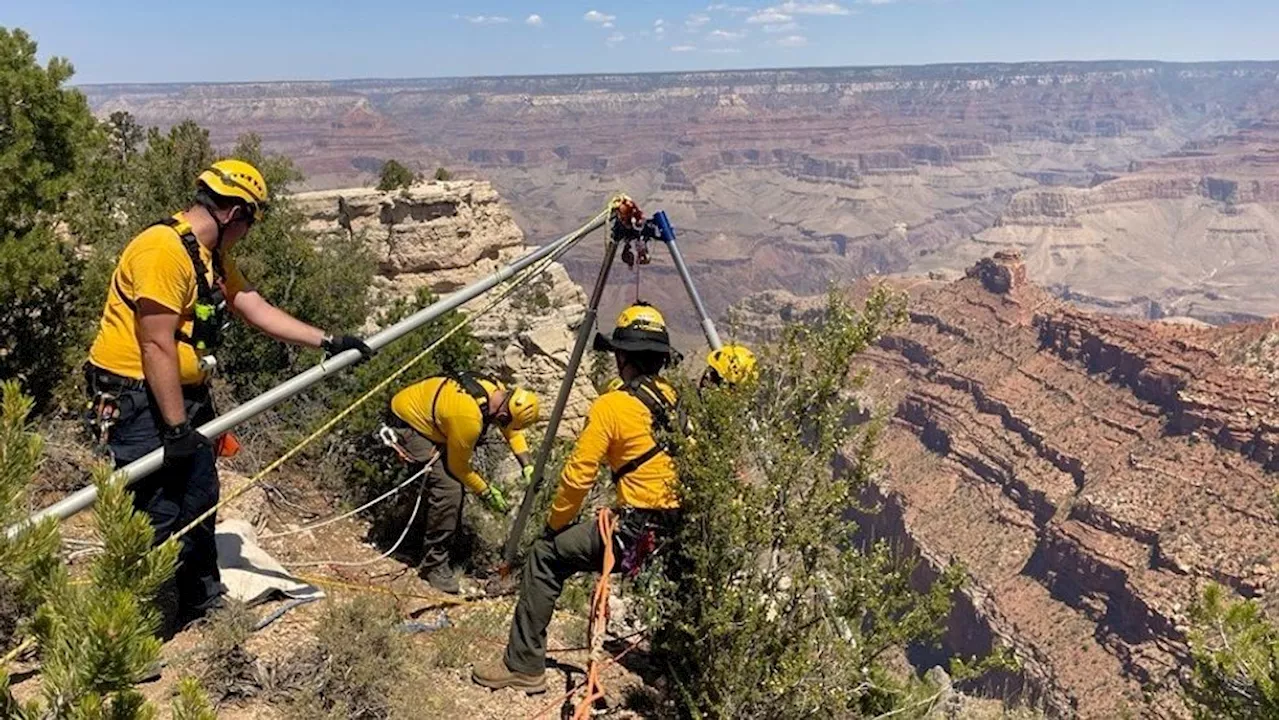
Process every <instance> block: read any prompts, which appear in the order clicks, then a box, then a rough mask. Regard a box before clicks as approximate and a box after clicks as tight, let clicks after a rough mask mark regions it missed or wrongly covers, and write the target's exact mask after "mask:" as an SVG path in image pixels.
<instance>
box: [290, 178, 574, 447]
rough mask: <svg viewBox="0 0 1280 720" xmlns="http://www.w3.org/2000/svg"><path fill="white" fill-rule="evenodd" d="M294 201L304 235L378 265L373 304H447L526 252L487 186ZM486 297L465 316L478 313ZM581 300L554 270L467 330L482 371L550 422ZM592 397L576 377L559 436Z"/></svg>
mask: <svg viewBox="0 0 1280 720" xmlns="http://www.w3.org/2000/svg"><path fill="white" fill-rule="evenodd" d="M294 201H295V203H296V204H297V206H298V207H299V208H300V209H301V211H302V212H303V213H304V214H305V215H306V217H307V219H308V221H307V229H308V230H310V231H312V232H314V233H316V234H318V235H325V234H334V233H342V234H346V235H349V236H351V237H355V238H359V239H362V240H363V241H364V242H365V243H367V244H368V246H369V247H370V249H371V250H372V251H373V254H374V258H375V259H376V261H377V263H378V276H377V278H375V282H374V288H373V290H372V291H371V292H372V293H373V294H374V297H375V301H376V302H377V303H378V304H385V303H387V302H390V301H392V300H394V299H396V298H403V297H408V298H412V297H413V296H414V295H415V294H416V293H417V291H418V290H419V289H420V288H428V289H430V290H431V291H432V292H433V293H435V294H437V295H445V294H448V293H451V292H454V291H455V290H458V289H459V288H462V287H464V286H466V285H467V284H469V283H471V282H474V281H475V280H478V279H480V278H482V277H484V276H486V275H489V274H490V273H492V272H494V271H496V270H498V269H500V268H501V267H503V266H505V265H507V264H509V263H511V262H512V261H513V260H515V259H516V258H518V257H520V256H521V255H524V254H525V253H527V252H529V251H531V250H533V247H531V246H528V245H526V244H525V240H524V233H522V232H521V231H520V228H519V227H517V226H516V223H515V220H513V219H512V217H511V212H510V210H509V209H508V208H507V207H506V205H504V204H503V203H502V202H501V200H500V198H499V197H498V194H497V193H496V192H495V191H494V189H493V187H492V186H490V185H489V183H487V182H479V181H470V180H467V181H454V182H429V183H423V184H419V185H415V186H413V187H410V188H407V189H405V190H397V191H393V192H382V191H379V190H374V189H372V188H351V189H343V190H325V191H319V192H307V193H300V194H298V195H296V196H294ZM492 298H493V294H492V293H490V294H488V295H486V296H482V297H481V298H479V299H478V300H475V301H472V302H471V303H469V304H468V305H465V306H464V307H463V311H464V312H476V311H478V310H480V309H481V308H483V307H484V306H485V305H487V304H488V302H489V301H490V300H491V299H492ZM585 307H586V296H585V294H584V293H583V292H582V289H581V288H580V287H578V286H577V285H576V284H574V282H573V281H572V280H570V279H569V276H568V274H566V273H565V270H564V268H563V267H562V266H561V265H560V264H559V263H553V264H552V265H550V266H548V267H547V269H546V270H545V271H544V272H543V273H541V275H540V276H539V277H537V278H535V279H534V280H533V281H531V282H530V284H529V285H528V286H527V288H526V289H524V290H522V291H520V292H519V293H517V294H515V295H514V296H513V297H512V298H511V299H510V300H508V301H507V302H504V303H502V304H501V305H499V306H497V308H495V309H494V310H493V311H491V312H489V313H487V314H485V315H483V316H480V317H476V318H474V319H473V321H472V324H471V331H472V333H473V334H474V335H475V336H476V338H477V339H478V340H480V342H481V343H482V345H483V346H484V357H483V361H482V362H483V366H484V369H485V370H486V371H488V372H491V373H494V374H496V375H497V376H498V377H500V378H502V379H504V380H506V381H508V382H514V383H519V384H521V385H525V386H527V387H529V388H531V389H533V390H534V391H535V392H537V393H538V395H539V397H540V398H541V399H542V403H543V407H544V408H545V409H544V411H543V416H544V417H545V416H546V415H548V414H549V413H550V408H551V405H552V403H553V401H554V399H555V396H556V391H557V389H558V388H559V386H560V380H561V378H562V377H563V376H564V370H565V367H566V365H567V364H568V360H569V352H570V350H571V349H572V347H573V339H574V333H575V332H576V330H577V328H578V326H579V324H580V323H581V320H582V315H583V311H584V310H585ZM594 397H595V390H594V388H592V387H591V383H590V382H589V381H588V380H587V378H586V375H585V373H582V374H579V376H578V379H577V381H576V383H575V385H574V388H573V393H572V394H571V395H570V397H569V405H568V406H567V407H566V409H565V418H564V422H563V424H562V425H561V427H560V434H562V435H567V434H571V433H576V432H577V431H578V430H579V429H581V426H582V421H583V418H584V417H585V416H586V411H587V406H588V405H589V404H590V403H591V400H592V399H593V398H594Z"/></svg>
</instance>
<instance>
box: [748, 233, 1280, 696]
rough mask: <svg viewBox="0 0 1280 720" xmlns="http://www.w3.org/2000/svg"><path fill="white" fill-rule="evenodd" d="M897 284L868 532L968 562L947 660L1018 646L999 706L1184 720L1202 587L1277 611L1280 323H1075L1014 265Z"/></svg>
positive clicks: (874, 356) (873, 385) (871, 360)
mask: <svg viewBox="0 0 1280 720" xmlns="http://www.w3.org/2000/svg"><path fill="white" fill-rule="evenodd" d="M891 282H893V283H895V284H896V285H897V286H898V287H899V288H900V289H902V290H903V291H904V292H906V293H907V294H908V295H909V297H910V305H909V318H910V319H909V321H908V322H907V323H906V324H905V325H904V326H903V327H901V328H899V329H897V330H895V331H894V332H892V333H889V334H887V335H886V336H885V337H884V338H883V339H882V340H881V341H880V343H879V345H878V347H875V348H873V349H872V350H870V351H869V352H868V353H866V355H865V356H864V357H863V358H861V360H860V364H861V365H862V366H864V367H867V368H869V369H870V370H871V371H872V372H871V374H870V376H869V377H870V384H869V386H868V388H867V393H868V395H869V396H870V397H872V398H874V400H875V401H876V402H877V403H878V404H879V406H880V407H881V408H882V409H883V410H884V412H885V413H886V414H887V415H888V416H889V417H890V418H891V422H890V424H889V427H888V428H887V430H886V432H885V433H884V436H883V440H882V443H881V446H880V453H881V458H882V459H883V461H884V467H883V470H882V471H881V472H880V473H879V474H878V475H877V478H876V480H875V483H874V486H873V489H872V491H871V495H872V497H871V498H869V499H870V500H872V501H878V502H879V503H880V506H881V508H882V511H881V512H880V513H878V514H877V515H875V516H869V517H864V518H861V520H862V523H861V525H862V530H863V531H864V532H868V533H874V534H876V535H877V536H878V537H886V536H887V537H892V538H896V539H897V540H898V541H899V543H900V545H901V546H902V547H906V548H914V549H917V550H918V551H919V552H920V554H921V555H922V557H924V558H925V559H926V561H928V562H929V563H931V564H933V565H935V566H936V565H939V564H942V563H945V562H947V561H948V560H950V559H955V560H958V561H960V562H962V563H963V564H964V566H965V567H966V569H967V571H968V573H969V575H970V579H971V582H970V584H969V586H968V588H967V589H966V590H965V592H964V596H963V597H961V598H960V599H959V602H958V603H957V606H956V609H955V611H954V614H953V617H952V619H951V626H950V629H949V632H948V634H947V636H946V638H945V645H946V650H947V651H949V652H955V653H961V654H965V655H968V654H973V653H982V652H984V651H986V650H987V649H989V648H990V646H991V645H993V644H996V643H1001V644H1007V645H1010V646H1012V647H1013V648H1014V650H1015V651H1016V653H1017V655H1018V657H1019V658H1020V660H1021V661H1022V666H1023V670H1022V672H1021V674H1020V675H1019V676H1018V677H1017V678H1013V679H1012V681H1013V684H1012V685H1010V684H1008V683H1009V682H1010V678H1003V679H1001V683H1002V684H1001V685H1000V686H999V687H996V688H992V689H993V690H995V691H996V692H1001V693H1007V692H1010V691H1013V690H1016V689H1017V688H1018V687H1019V686H1020V687H1021V689H1022V691H1023V692H1025V693H1026V694H1028V695H1030V696H1031V697H1033V698H1034V699H1036V700H1038V701H1040V702H1042V703H1043V704H1044V705H1045V707H1046V709H1047V710H1048V711H1049V712H1050V714H1051V715H1054V716H1060V717H1080V718H1113V717H1122V716H1124V715H1126V714H1129V715H1132V716H1135V717H1181V716H1182V715H1183V714H1184V713H1185V710H1184V709H1183V706H1182V704H1181V702H1180V701H1179V699H1178V696H1177V678H1178V674H1179V673H1180V672H1182V671H1183V668H1184V667H1185V662H1186V659H1187V658H1186V644H1185V642H1186V639H1185V630H1186V628H1185V622H1186V618H1185V609H1186V608H1187V606H1188V604H1189V602H1190V601H1191V599H1192V598H1193V597H1194V596H1195V595H1196V593H1197V592H1198V591H1199V590H1200V589H1201V588H1202V587H1203V586H1204V584H1205V583H1207V582H1209V581H1216V582H1219V583H1223V584H1225V585H1226V586H1228V587H1230V588H1231V589H1233V590H1234V591H1235V592H1237V593H1239V594H1241V595H1244V596H1247V597H1255V598H1260V599H1261V600H1262V602H1263V603H1264V604H1265V605H1266V607H1267V608H1268V611H1269V612H1270V613H1272V614H1273V615H1274V614H1275V611H1276V590H1277V587H1276V577H1277V568H1278V566H1280V563H1278V560H1277V547H1276V541H1275V539H1276V535H1277V532H1278V530H1280V528H1278V527H1277V520H1276V496H1275V478H1276V462H1277V461H1276V440H1277V415H1276V407H1277V393H1276V383H1275V375H1276V369H1275V368H1276V365H1275V363H1276V357H1275V345H1276V337H1277V332H1276V323H1275V321H1274V320H1271V321H1269V322H1263V323H1254V324H1248V325H1237V326H1229V327H1222V328H1213V327H1206V326H1199V327H1196V326H1188V325H1177V324H1170V323H1160V322H1142V321H1130V320H1122V319H1118V318H1113V317H1106V316H1101V315H1093V314H1090V313H1086V312H1081V311H1080V310H1078V309H1075V308H1073V307H1071V306H1070V305H1068V304H1066V303H1064V302H1061V301H1059V300H1057V299H1055V298H1054V297H1052V296H1051V295H1050V294H1049V293H1047V292H1045V291H1044V290H1042V289H1041V288H1039V287H1036V286H1034V285H1032V284H1030V283H1029V281H1028V280H1027V279H1026V271H1025V268H1023V266H1022V260H1021V258H1020V256H1019V255H1018V254H1017V253H1012V252H1009V253H1001V254H999V255H998V256H996V257H992V258H987V259H984V260H983V261H982V262H979V263H977V264H976V265H975V266H974V267H973V268H971V269H970V270H969V271H968V273H967V274H966V276H965V277H963V278H961V279H959V280H956V281H954V282H942V281H936V280H924V279H916V280H904V279H899V280H893V281H891ZM863 289H864V288H859V289H857V290H856V292H860V291H861V290H863ZM770 299H772V300H778V299H779V298H759V297H758V298H756V301H757V302H756V303H755V305H754V306H751V309H752V310H754V311H755V312H757V313H758V312H759V311H760V309H761V306H765V305H768V300H770ZM784 300H786V302H782V303H781V304H780V306H776V307H775V308H774V309H775V311H778V310H780V311H781V312H785V313H789V314H791V315H793V316H794V315H795V314H796V312H797V309H798V308H800V307H803V306H804V303H803V302H802V301H798V300H796V299H794V298H784ZM776 318H777V313H776V312H775V314H774V315H773V319H772V320H766V321H765V322H763V323H761V324H762V325H763V326H764V327H765V328H766V329H767V328H769V327H770V326H776V322H777V321H776ZM917 659H918V660H919V661H920V662H922V663H923V664H924V666H925V667H927V666H928V665H929V664H932V663H933V662H937V661H938V660H940V658H938V657H923V658H917Z"/></svg>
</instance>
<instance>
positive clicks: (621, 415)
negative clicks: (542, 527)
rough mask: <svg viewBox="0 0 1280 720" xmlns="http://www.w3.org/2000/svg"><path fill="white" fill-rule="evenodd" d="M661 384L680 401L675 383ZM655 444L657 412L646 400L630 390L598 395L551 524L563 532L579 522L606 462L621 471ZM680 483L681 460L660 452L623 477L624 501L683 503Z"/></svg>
mask: <svg viewBox="0 0 1280 720" xmlns="http://www.w3.org/2000/svg"><path fill="white" fill-rule="evenodd" d="M661 387H662V390H663V392H664V393H666V394H667V396H668V398H670V399H671V401H672V402H674V401H675V391H674V390H673V389H672V388H671V386H670V385H667V384H666V383H665V382H662V383H661ZM653 446H654V437H653V416H652V414H651V413H650V412H649V408H647V407H645V405H644V403H642V402H640V400H638V399H637V398H635V397H633V396H632V395H631V394H630V393H627V392H626V391H624V390H613V391H610V392H606V393H605V394H603V395H601V396H600V397H598V398H596V401H595V402H594V403H592V404H591V409H590V410H588V411H587V424H586V427H584V428H583V429H582V434H581V435H579V436H578V442H577V443H576V444H575V445H574V446H573V453H572V454H571V455H570V456H569V460H568V462H566V463H565V466H564V473H563V474H562V475H561V476H560V487H559V489H558V490H557V491H556V497H555V500H553V501H552V503H551V515H550V517H549V518H548V519H547V525H549V526H550V527H551V529H552V530H559V529H561V528H563V527H564V526H565V525H568V524H569V523H571V522H573V519H574V518H575V517H577V515H578V511H579V510H580V509H581V508H582V501H583V499H584V498H585V497H586V496H587V491H588V490H590V489H591V486H592V485H593V484H594V483H595V481H596V474H597V472H598V471H599V470H600V463H601V462H604V461H607V462H608V463H609V469H610V470H613V471H617V469H618V468H620V467H622V466H623V465H625V464H627V462H629V461H630V460H631V459H632V458H635V457H638V456H640V455H643V454H644V453H645V452H647V451H648V450H649V449H650V448H652V447H653ZM676 482H677V475H676V465H675V461H673V460H672V459H671V456H669V455H667V454H666V453H665V452H664V453H658V454H657V455H655V456H653V457H652V458H649V460H648V462H646V463H644V464H643V465H641V466H640V467H638V468H636V469H635V470H633V471H632V472H630V473H627V474H626V475H624V476H623V477H622V479H621V480H619V481H618V504H619V505H622V506H624V507H633V508H645V509H656V510H664V509H670V508H676V507H679V506H680V499H679V498H678V497H677V495H676Z"/></svg>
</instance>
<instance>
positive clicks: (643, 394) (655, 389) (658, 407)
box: [613, 375, 675, 482]
mask: <svg viewBox="0 0 1280 720" xmlns="http://www.w3.org/2000/svg"><path fill="white" fill-rule="evenodd" d="M619 390H621V391H623V392H625V393H627V394H628V395H630V396H631V397H634V398H635V399H637V400H639V401H640V402H641V404H643V405H644V406H645V407H646V408H648V410H649V415H650V417H651V418H652V419H653V427H652V436H653V437H652V439H653V447H651V448H649V449H648V450H646V451H644V452H642V453H640V454H639V455H637V456H635V457H633V458H631V459H630V460H628V461H627V462H625V463H623V464H622V466H620V467H619V468H618V469H617V470H614V471H613V481H614V482H618V481H619V480H621V479H622V478H624V477H626V476H627V475H629V474H631V473H633V472H635V471H636V470H637V469H638V468H639V467H640V466H641V465H644V464H645V463H647V462H649V461H650V460H652V459H653V458H655V457H657V456H658V455H661V454H662V453H665V452H667V451H668V450H669V448H668V446H667V444H666V443H662V442H659V441H658V437H657V435H658V432H659V431H662V430H668V431H669V430H670V429H671V412H672V411H674V410H675V405H674V404H672V403H671V401H670V400H668V399H667V395H666V393H664V392H662V388H661V387H659V385H658V383H657V381H656V380H654V379H653V378H652V377H650V376H648V375H642V376H640V377H638V378H633V379H632V380H630V381H629V382H627V383H626V384H625V385H623V386H622V387H621V388H619Z"/></svg>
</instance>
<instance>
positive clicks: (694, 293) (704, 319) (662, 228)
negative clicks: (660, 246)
mask: <svg viewBox="0 0 1280 720" xmlns="http://www.w3.org/2000/svg"><path fill="white" fill-rule="evenodd" d="M653 221H654V222H655V223H657V224H658V231H659V235H660V237H659V239H660V240H662V242H663V243H665V244H666V246H667V249H668V250H670V251H671V259H672V260H673V261H674V262H675V264H676V272H677V273H679V274H680V281H681V282H683V283H684V289H685V292H687V293H689V299H690V300H691V301H693V309H694V310H695V311H697V313H698V320H699V321H701V323H702V334H703V335H706V336H707V344H708V345H710V346H711V349H712V350H719V349H720V348H721V347H723V346H724V343H722V342H720V333H718V332H716V324H715V323H714V322H712V321H711V315H710V314H708V313H707V307H706V306H705V305H703V304H702V297H701V296H700V295H698V289H697V288H695V287H694V286H693V278H692V277H691V276H690V275H689V266H688V265H685V264H684V256H683V255H681V254H680V248H679V247H677V246H676V231H675V228H673V227H671V221H669V220H667V213H666V211H664V210H659V211H658V212H656V213H654V214H653Z"/></svg>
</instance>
